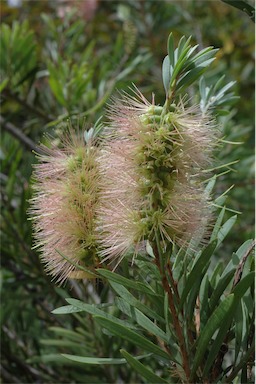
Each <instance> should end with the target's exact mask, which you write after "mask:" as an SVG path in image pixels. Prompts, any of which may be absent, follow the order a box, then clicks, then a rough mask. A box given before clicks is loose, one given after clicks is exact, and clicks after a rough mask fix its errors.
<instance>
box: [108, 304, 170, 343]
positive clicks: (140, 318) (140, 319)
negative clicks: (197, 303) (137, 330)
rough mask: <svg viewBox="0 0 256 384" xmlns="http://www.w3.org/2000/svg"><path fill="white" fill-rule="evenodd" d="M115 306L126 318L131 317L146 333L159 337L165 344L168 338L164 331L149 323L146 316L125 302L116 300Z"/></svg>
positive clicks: (151, 322)
mask: <svg viewBox="0 0 256 384" xmlns="http://www.w3.org/2000/svg"><path fill="white" fill-rule="evenodd" d="M115 301H116V305H117V307H118V308H119V309H120V311H122V312H123V313H125V314H126V315H127V316H129V317H131V318H132V319H133V320H134V321H136V323H137V324H138V325H139V326H141V327H142V328H143V329H145V330H146V331H147V332H149V333H151V334H152V335H154V336H156V337H159V338H160V339H162V340H163V341H165V342H167V341H168V338H167V336H166V334H165V333H164V331H162V329H161V328H159V327H158V326H157V325H156V324H155V323H153V321H151V320H150V319H149V318H148V317H147V316H145V315H144V314H143V313H142V312H141V311H139V310H138V309H136V308H133V307H131V306H130V305H129V304H128V303H127V302H126V301H124V300H123V299H120V298H119V297H118V298H116V300H115Z"/></svg>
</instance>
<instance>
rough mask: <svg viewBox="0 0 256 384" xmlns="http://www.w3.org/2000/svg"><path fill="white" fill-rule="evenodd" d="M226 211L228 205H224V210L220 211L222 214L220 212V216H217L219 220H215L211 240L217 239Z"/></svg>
mask: <svg viewBox="0 0 256 384" xmlns="http://www.w3.org/2000/svg"><path fill="white" fill-rule="evenodd" d="M225 212H226V207H223V208H222V210H221V211H220V214H219V216H218V218H217V220H216V222H215V225H214V227H213V231H212V234H211V238H210V241H213V240H215V239H217V236H218V232H219V230H220V227H221V224H222V221H223V218H224V215H225Z"/></svg>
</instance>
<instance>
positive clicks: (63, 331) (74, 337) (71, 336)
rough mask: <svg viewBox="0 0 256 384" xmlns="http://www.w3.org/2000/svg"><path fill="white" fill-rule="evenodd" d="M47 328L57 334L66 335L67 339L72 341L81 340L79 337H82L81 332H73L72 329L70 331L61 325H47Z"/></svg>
mask: <svg viewBox="0 0 256 384" xmlns="http://www.w3.org/2000/svg"><path fill="white" fill-rule="evenodd" d="M48 329H49V330H50V331H52V332H54V333H56V334H57V335H59V336H63V337H66V338H67V339H71V340H73V341H79V342H81V339H82V335H81V333H78V332H74V331H71V330H70V329H65V328H61V327H49V328H48ZM89 336H92V335H91V334H89Z"/></svg>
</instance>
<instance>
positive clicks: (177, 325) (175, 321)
mask: <svg viewBox="0 0 256 384" xmlns="http://www.w3.org/2000/svg"><path fill="white" fill-rule="evenodd" d="M153 252H154V255H155V258H156V264H157V267H158V269H159V272H160V274H161V276H162V284H163V288H164V290H165V292H166V293H167V295H168V301H169V308H170V311H171V314H172V317H173V326H174V329H175V331H176V334H177V337H178V340H179V345H180V350H181V355H182V363H183V364H182V365H183V369H184V372H185V374H186V378H187V382H189V377H190V369H189V359H188V354H187V350H186V343H185V338H184V335H183V332H182V328H181V325H180V322H179V318H178V314H177V311H176V308H175V304H174V297H173V292H172V290H171V288H170V286H169V283H168V280H167V277H166V274H165V270H164V268H161V255H160V253H159V251H158V246H157V244H154V245H153ZM169 273H170V271H169ZM172 281H174V279H173V277H172Z"/></svg>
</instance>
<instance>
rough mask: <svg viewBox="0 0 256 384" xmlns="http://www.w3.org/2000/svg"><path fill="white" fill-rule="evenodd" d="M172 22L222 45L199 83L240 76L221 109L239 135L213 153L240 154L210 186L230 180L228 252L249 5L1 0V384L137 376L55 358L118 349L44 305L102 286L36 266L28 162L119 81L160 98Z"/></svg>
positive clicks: (94, 296) (248, 231)
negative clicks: (226, 109) (57, 280)
mask: <svg viewBox="0 0 256 384" xmlns="http://www.w3.org/2000/svg"><path fill="white" fill-rule="evenodd" d="M247 3H248V4H249V3H250V2H249V0H248V1H247ZM250 4H251V5H252V2H251V3H250ZM171 31H172V32H173V35H174V38H175V39H177V41H178V39H179V38H180V37H181V36H182V35H187V36H189V35H191V36H192V42H193V43H195V44H199V47H200V48H203V47H206V46H208V45H211V46H214V47H215V48H219V51H218V54H217V60H216V61H215V62H214V63H213V64H212V65H211V70H209V71H208V75H207V78H206V81H207V83H209V84H215V83H216V82H217V80H218V79H219V78H220V77H221V76H222V75H223V74H225V75H226V81H227V82H228V81H234V80H235V81H236V85H235V93H236V94H237V95H239V96H240V99H239V100H238V101H237V103H236V104H235V106H234V107H232V109H231V112H230V113H229V114H228V115H223V116H221V117H219V119H220V121H221V123H222V130H223V136H225V140H227V141H235V142H238V143H240V144H237V145H232V144H225V146H224V148H223V149H221V151H219V152H218V154H217V161H218V163H220V164H223V163H225V162H228V163H229V162H232V161H235V160H238V159H239V160H240V161H239V162H238V163H236V164H234V165H232V169H233V171H232V172H230V173H227V174H225V175H223V176H220V177H219V179H218V182H217V188H216V189H215V194H216V196H218V195H221V194H222V193H223V192H224V191H225V190H226V189H228V188H229V187H230V186H231V185H234V188H233V189H232V190H231V191H230V193H229V198H228V202H227V205H228V207H229V208H230V209H232V210H235V211H239V212H241V214H239V218H238V222H237V224H236V226H235V227H234V229H233V232H232V234H231V235H229V237H228V239H227V241H226V244H225V245H224V246H223V247H222V249H221V250H220V257H222V258H223V259H224V260H228V259H229V258H230V257H231V254H232V251H234V250H236V249H237V248H238V247H239V245H241V244H242V243H243V241H245V240H247V239H249V238H251V237H253V235H254V209H253V208H254V183H253V175H254V169H253V165H254V130H253V114H254V25H253V23H252V21H251V20H250V17H249V16H248V14H246V12H243V11H242V10H239V9H237V8H235V7H233V6H232V5H231V4H228V1H227V2H222V1H220V0H214V1H211V0H209V1H203V0H202V1H201V0H195V1H194V0H186V1H179V0H177V1H175V0H170V1H167V0H166V1H150V0H142V1H138V2H137V1H134V0H127V1H125V2H124V1H100V0H87V1H75V0H74V1H71V0H70V1H47V0H44V1H40V0H37V1H21V0H16V1H14V0H12V1H8V2H7V1H1V35H0V45H1V73H0V75H1V79H0V80H1V83H0V89H1V126H2V133H1V148H0V158H1V174H0V179H1V259H2V268H1V295H2V310H1V327H2V330H1V331H2V336H1V348H2V353H1V355H2V356H1V366H2V369H1V375H2V380H3V382H4V383H47V382H56V383H81V382H91V383H94V382H95V383H97V382H98V383H102V382H125V383H128V382H136V380H137V381H138V378H137V377H136V374H135V373H133V372H130V373H127V371H123V370H122V368H118V370H114V369H113V367H110V366H103V367H96V368H95V367H87V366H86V368H85V367H84V366H81V365H80V364H79V363H72V362H71V361H70V362H68V363H67V360H65V359H64V358H63V357H61V356H60V355H59V352H62V353H71V354H72V353H76V354H80V355H92V354H95V356H102V357H104V356H113V357H115V354H116V353H117V351H118V350H119V349H120V345H117V344H116V343H110V341H109V340H110V339H109V338H108V337H104V335H103V337H102V335H101V334H100V333H99V329H98V327H99V325H97V324H94V323H92V322H90V317H89V318H88V317H87V318H86V319H84V318H83V317H81V316H79V315H78V314H71V315H69V316H64V317H63V316H59V317H56V316H54V315H53V314H51V311H52V310H53V309H54V308H56V307H58V306H60V305H63V303H64V298H65V297H69V296H70V297H74V298H79V299H83V300H84V301H85V302H86V301H87V302H100V300H102V297H104V295H105V297H107V295H108V292H107V288H106V287H103V286H101V285H100V284H99V285H98V286H97V287H96V288H95V287H93V286H92V285H91V283H84V284H82V283H78V282H76V281H71V282H70V283H68V284H67V285H66V287H64V288H59V287H56V286H55V285H54V283H52V282H51V281H50V279H49V278H48V277H47V275H46V274H45V273H44V271H43V267H42V265H41V263H40V260H39V255H38V254H37V252H36V250H33V248H32V245H33V240H32V236H31V223H30V221H29V220H28V219H27V209H28V199H29V198H30V197H31V189H30V185H31V173H32V164H33V163H34V162H35V161H36V160H35V156H34V154H33V152H32V151H33V150H36V148H37V145H38V143H39V142H42V141H44V140H45V139H44V135H45V133H48V134H50V135H51V136H52V137H53V140H57V137H58V133H59V132H60V131H61V130H63V129H66V127H67V125H68V122H67V119H68V118H69V119H70V120H71V121H72V123H74V124H75V126H78V127H83V128H84V125H85V126H86V127H87V128H90V126H92V124H94V123H95V122H96V121H97V120H98V119H99V118H100V117H101V116H103V120H104V118H105V115H106V109H105V108H106V104H107V102H108V101H109V98H110V97H111V96H112V95H115V94H117V90H118V89H125V90H126V91H128V92H129V86H131V84H132V83H135V84H136V85H137V87H138V88H139V89H140V90H141V91H142V92H143V93H144V94H145V96H146V97H147V98H151V94H152V92H153V93H154V94H155V95H156V103H162V102H163V101H164V98H165V95H164V88H163V85H162V80H161V65H162V60H163V58H164V56H165V55H166V41H167V38H168V35H169V33H170V32H171ZM189 92H191V95H193V92H195V90H193V89H192V90H190V91H189ZM220 173H221V171H220ZM63 328H65V330H66V332H64V331H63ZM85 341H86V342H85ZM110 344H111V345H110ZM122 346H123V344H122ZM127 349H128V350H129V348H128V346H127ZM40 356H44V358H40ZM70 364H71V365H72V368H71V367H70ZM152 368H153V367H152Z"/></svg>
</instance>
